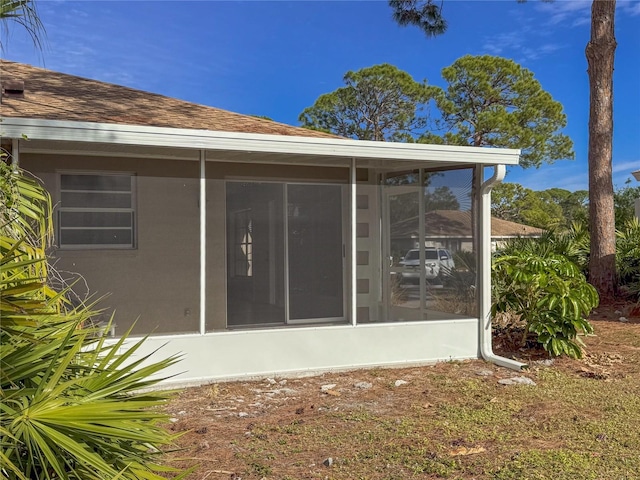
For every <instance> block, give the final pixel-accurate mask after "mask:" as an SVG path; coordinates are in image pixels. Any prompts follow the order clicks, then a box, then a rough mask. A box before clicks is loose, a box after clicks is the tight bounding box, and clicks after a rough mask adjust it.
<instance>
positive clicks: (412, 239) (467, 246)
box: [391, 210, 544, 252]
mask: <svg viewBox="0 0 640 480" xmlns="http://www.w3.org/2000/svg"><path fill="white" fill-rule="evenodd" d="M417 223H418V222H417V219H416V218H415V217H414V218H411V219H406V220H403V221H400V222H397V223H395V224H393V225H391V238H392V241H393V242H394V245H395V246H396V247H397V249H398V250H400V251H405V252H406V251H407V250H409V249H411V248H418V247H419V243H418V242H417V239H418V231H417V229H416V228H415V227H416V225H417ZM472 223H473V222H472V221H471V212H470V211H463V210H432V211H430V212H426V213H425V214H424V227H425V246H427V247H443V248H446V249H448V250H450V251H451V252H458V251H467V252H468V251H472V250H473V236H472V234H471V232H472V229H473V224H472ZM543 233H544V230H542V229H541V228H536V227H531V226H529V225H523V224H521V223H516V222H510V221H508V220H502V219H500V218H495V217H491V249H492V250H496V248H499V247H500V246H501V245H502V244H504V242H505V241H507V240H509V239H512V238H521V237H530V238H539V237H540V236H541V235H542V234H543Z"/></svg>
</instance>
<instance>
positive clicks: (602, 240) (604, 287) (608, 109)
mask: <svg viewBox="0 0 640 480" xmlns="http://www.w3.org/2000/svg"><path fill="white" fill-rule="evenodd" d="M615 10H616V1H615V0H593V4H592V6H591V40H590V41H589V43H588V44H587V48H586V52H585V53H586V56H587V64H588V70H587V72H588V74H589V93H590V107H589V220H590V224H591V225H590V228H591V256H590V258H589V282H590V283H591V284H592V285H593V286H594V287H595V288H596V290H598V293H599V294H600V299H601V300H602V301H605V302H606V301H608V300H612V299H613V298H614V295H615V292H616V287H617V275H616V237H615V213H614V208H613V179H612V166H611V160H612V143H613V59H614V54H615V50H616V39H615V34H614V17H615Z"/></svg>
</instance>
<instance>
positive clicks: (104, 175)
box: [33, 155, 200, 336]
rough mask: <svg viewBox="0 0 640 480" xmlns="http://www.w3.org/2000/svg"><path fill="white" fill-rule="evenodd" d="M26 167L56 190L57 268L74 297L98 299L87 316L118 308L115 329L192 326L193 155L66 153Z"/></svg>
mask: <svg viewBox="0 0 640 480" xmlns="http://www.w3.org/2000/svg"><path fill="white" fill-rule="evenodd" d="M50 164H51V165H56V166H57V167H56V168H57V169H58V170H57V171H56V172H55V173H54V172H51V173H47V171H46V169H47V168H50V166H49V165H50ZM41 169H45V170H44V171H43V170H41ZM33 171H34V172H37V173H40V172H42V177H43V178H44V179H45V181H46V182H48V183H47V187H48V188H50V189H51V190H52V191H53V192H55V194H54V200H55V202H56V204H57V215H56V216H55V222H56V233H57V237H56V240H57V244H58V246H59V247H60V248H58V249H56V251H55V252H54V255H55V256H56V268H57V269H58V271H60V272H61V274H62V275H63V276H64V277H65V279H68V281H69V283H73V287H72V288H73V290H74V292H75V293H76V294H77V296H78V297H79V298H80V299H83V298H86V296H87V295H94V297H93V298H97V297H102V296H104V297H105V298H104V300H101V301H100V303H99V304H98V308H102V309H104V313H103V314H101V315H97V316H95V317H94V320H96V321H98V322H99V321H105V322H106V321H107V320H108V319H109V317H110V316H111V314H112V313H115V316H114V328H113V329H112V333H114V334H115V335H116V336H119V335H121V334H122V333H124V332H126V331H127V330H128V329H129V328H131V327H133V334H134V335H144V334H151V335H159V334H173V333H195V332H198V331H199V329H200V295H199V293H200V291H199V288H200V287H199V286H200V278H199V272H200V270H199V269H200V241H199V238H200V223H199V220H200V206H199V204H198V198H199V165H198V162H195V161H183V160H169V159H155V158H154V159H140V158H135V157H117V158H112V157H107V156H105V157H100V156H92V157H83V156H80V155H68V156H64V157H59V158H56V159H52V160H49V161H48V162H46V163H45V162H42V163H40V162H38V163H36V164H34V169H33ZM51 183H53V185H51ZM56 187H57V188H56ZM76 275H78V276H79V277H78V278H80V280H79V281H75V282H74V279H75V278H76Z"/></svg>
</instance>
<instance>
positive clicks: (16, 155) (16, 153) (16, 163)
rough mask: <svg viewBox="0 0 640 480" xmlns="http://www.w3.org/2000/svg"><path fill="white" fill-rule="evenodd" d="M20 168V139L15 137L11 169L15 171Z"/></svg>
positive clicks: (12, 142)
mask: <svg viewBox="0 0 640 480" xmlns="http://www.w3.org/2000/svg"><path fill="white" fill-rule="evenodd" d="M18 168H20V140H19V139H17V138H14V139H12V140H11V169H12V170H13V172H14V173H16V172H17V171H18Z"/></svg>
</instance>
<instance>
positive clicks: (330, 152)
mask: <svg viewBox="0 0 640 480" xmlns="http://www.w3.org/2000/svg"><path fill="white" fill-rule="evenodd" d="M0 128H1V130H2V134H3V136H4V137H9V138H21V137H22V136H23V135H26V136H27V138H29V139H33V140H51V141H68V142H87V143H94V144H96V143H97V144H119V145H131V146H147V147H167V148H184V149H196V150H200V149H204V150H222V151H225V150H226V151H229V152H244V153H252V154H253V153H275V154H284V155H308V156H313V157H317V156H320V157H333V158H335V157H342V158H345V159H346V158H356V159H358V160H359V162H358V165H359V166H360V165H361V166H363V167H364V166H378V165H379V164H380V163H382V162H380V160H400V161H403V162H406V161H414V162H415V161H418V162H423V161H426V162H438V163H439V162H444V163H454V164H474V163H475V164H486V165H496V164H503V165H517V164H518V161H519V157H520V150H514V149H493V148H479V147H458V146H451V145H427V144H417V143H392V142H374V141H365V140H351V139H342V138H336V139H333V138H316V137H295V136H286V135H264V134H249V133H237V132H217V131H215V132H214V131H209V130H189V129H178V128H164V127H147V126H136V125H116V124H106V123H86V122H71V121H58V120H41V119H29V118H12V117H5V118H3V119H2V123H0ZM27 145H28V142H27ZM25 146H26V145H25ZM27 148H28V147H27ZM309 163H315V162H313V160H312V159H311V158H310V159H309ZM385 164H386V162H385Z"/></svg>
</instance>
